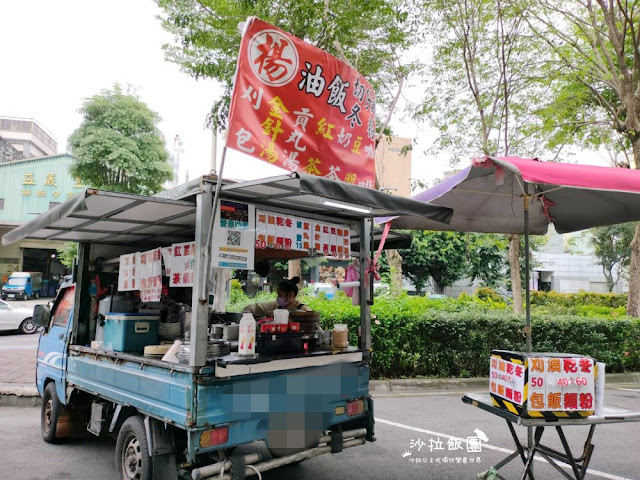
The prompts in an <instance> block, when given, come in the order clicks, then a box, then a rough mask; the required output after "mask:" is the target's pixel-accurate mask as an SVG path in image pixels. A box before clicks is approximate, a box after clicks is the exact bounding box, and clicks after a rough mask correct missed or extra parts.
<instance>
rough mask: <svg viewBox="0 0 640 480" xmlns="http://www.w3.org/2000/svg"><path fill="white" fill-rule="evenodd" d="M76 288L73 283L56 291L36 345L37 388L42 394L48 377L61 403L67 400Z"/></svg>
mask: <svg viewBox="0 0 640 480" xmlns="http://www.w3.org/2000/svg"><path fill="white" fill-rule="evenodd" d="M75 289H76V287H75V285H71V286H69V287H67V288H65V289H64V290H63V291H61V292H60V293H59V294H58V297H57V298H56V301H55V303H54V304H53V308H52V310H51V317H50V320H49V328H48V329H47V330H46V331H44V332H43V333H42V335H41V336H40V343H39V345H38V372H37V384H38V391H40V393H41V394H42V392H43V391H44V382H45V381H46V380H47V379H52V380H55V382H56V393H57V394H58V398H59V399H60V401H61V402H62V403H64V402H65V401H66V399H65V382H66V368H67V345H68V342H69V337H70V335H69V328H70V327H71V325H72V324H73V322H72V321H71V319H72V318H73V307H74V300H75Z"/></svg>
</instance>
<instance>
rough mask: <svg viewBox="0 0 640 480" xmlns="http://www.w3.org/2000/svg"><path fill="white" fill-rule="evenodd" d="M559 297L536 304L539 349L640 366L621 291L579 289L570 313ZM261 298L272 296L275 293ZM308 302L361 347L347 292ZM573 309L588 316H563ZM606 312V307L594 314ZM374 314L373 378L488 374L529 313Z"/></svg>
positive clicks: (475, 305)
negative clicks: (608, 299) (606, 301)
mask: <svg viewBox="0 0 640 480" xmlns="http://www.w3.org/2000/svg"><path fill="white" fill-rule="evenodd" d="M558 295H559V294H555V296H554V298H552V300H553V301H554V302H555V305H556V306H555V307H553V305H552V302H551V301H550V300H549V299H548V298H547V304H546V305H543V306H538V307H533V308H532V310H533V314H532V327H533V350H534V351H538V352H567V353H576V354H582V355H589V356H592V357H593V358H595V359H596V360H598V361H602V362H605V363H606V364H607V371H609V372H623V371H640V320H639V319H631V318H628V317H624V316H623V315H622V313H623V312H622V313H620V312H619V309H620V307H619V306H616V303H615V302H616V301H618V299H615V301H614V297H618V296H613V295H605V296H604V297H605V298H606V297H611V298H612V300H611V302H612V303H611V304H610V305H608V306H607V305H602V304H601V303H598V302H602V301H603V298H602V296H601V295H599V294H586V295H583V294H576V295H575V296H574V297H573V301H574V302H575V301H577V299H578V298H582V299H584V300H585V304H581V305H576V304H573V306H572V307H569V306H567V307H565V308H564V310H562V308H561V307H560V304H564V305H570V303H569V302H570V301H569V300H567V299H564V298H562V297H560V298H558ZM260 297H261V298H260V300H261V301H265V300H266V299H267V298H274V297H275V294H272V295H271V296H270V297H269V296H267V295H261V296H260ZM300 300H301V301H302V302H304V303H306V304H308V305H309V306H311V307H312V308H313V309H314V310H317V311H319V312H320V314H321V318H322V326H323V328H327V329H331V328H332V326H333V324H335V323H346V324H348V325H349V332H350V342H351V344H352V345H354V344H356V342H357V331H358V326H359V323H360V321H359V308H358V307H357V306H354V305H352V304H351V299H350V298H348V297H346V296H345V295H344V294H342V293H339V294H338V295H337V296H336V297H335V298H333V299H331V300H327V299H326V298H325V297H324V296H323V295H320V296H319V297H308V296H305V295H304V294H302V295H301V297H300ZM251 301H252V300H251V299H248V298H246V297H244V298H235V299H234V302H233V308H234V310H236V311H238V310H240V309H241V308H243V307H244V305H246V304H247V303H250V302H251ZM253 301H255V300H253ZM589 302H591V303H589ZM532 304H533V302H532ZM554 308H555V310H554ZM569 308H573V309H574V310H577V311H582V315H562V314H557V312H558V311H566V310H568V309H569ZM598 310H602V312H601V313H599V314H598V313H594V312H596V311H598ZM547 311H549V312H555V313H547ZM371 312H372V320H373V321H372V327H371V328H372V347H373V355H372V361H371V367H372V377H373V378H400V377H418V376H436V377H468V376H486V375H488V369H489V354H490V352H491V350H494V349H509V350H517V351H524V350H525V338H524V335H523V334H522V330H523V327H524V322H525V320H524V316H521V315H514V314H513V313H512V312H511V308H510V307H509V306H507V305H506V304H505V303H503V302H501V301H497V300H495V299H492V298H491V296H486V298H484V299H480V298H478V297H475V296H469V295H462V296H460V297H459V298H457V299H442V300H429V299H428V298H425V297H410V296H406V295H405V296H401V297H397V298H392V297H378V298H376V301H375V304H374V305H373V307H372V309H371ZM597 315H600V316H597Z"/></svg>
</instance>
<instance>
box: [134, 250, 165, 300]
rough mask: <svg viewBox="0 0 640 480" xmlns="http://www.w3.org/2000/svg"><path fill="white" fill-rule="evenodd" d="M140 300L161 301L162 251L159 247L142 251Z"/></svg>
mask: <svg viewBox="0 0 640 480" xmlns="http://www.w3.org/2000/svg"><path fill="white" fill-rule="evenodd" d="M138 270H139V271H140V300H141V301H143V302H159V301H160V295H161V293H162V253H161V250H160V249H159V248H156V249H154V250H149V251H147V252H142V253H140V265H139V266H138Z"/></svg>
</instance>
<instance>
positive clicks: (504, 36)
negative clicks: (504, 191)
mask: <svg viewBox="0 0 640 480" xmlns="http://www.w3.org/2000/svg"><path fill="white" fill-rule="evenodd" d="M526 5H527V4H526V2H523V1H522V0H454V1H448V0H432V1H429V2H426V4H425V9H424V13H425V19H426V21H427V24H428V25H429V33H428V35H429V37H430V39H431V40H432V42H433V45H434V48H433V58H432V60H431V62H430V64H429V66H428V72H427V73H428V79H429V81H428V85H427V89H426V91H427V95H426V98H425V100H424V102H423V103H422V104H421V106H420V108H419V109H418V110H417V112H416V115H417V117H419V118H425V119H427V120H428V121H429V122H430V123H431V124H432V125H433V126H435V127H436V128H438V130H439V136H438V138H437V140H436V141H435V143H434V145H433V148H432V150H434V151H435V152H442V151H446V152H447V153H449V154H450V155H451V158H452V164H453V165H455V164H457V163H458V162H459V161H460V159H461V158H467V159H468V158H469V157H470V156H475V155H478V154H484V155H505V156H507V155H521V156H532V155H534V156H540V155H541V151H540V150H541V146H542V144H541V141H540V140H539V138H538V136H536V135H534V134H532V132H534V131H535V130H534V129H532V128H531V126H532V123H533V122H534V121H535V118H536V117H535V116H534V115H533V113H534V112H535V111H536V108H537V106H538V105H540V103H541V98H542V97H543V96H544V91H545V88H546V86H544V85H541V84H540V82H539V78H540V77H539V76H538V75H539V67H538V66H539V64H540V62H541V60H543V59H544V58H546V57H548V54H547V53H546V51H545V44H544V43H543V42H541V41H533V40H532V35H531V34H530V31H529V29H528V27H527V22H526V14H527V10H526ZM508 238H509V242H510V243H509V256H508V258H509V271H510V274H511V284H512V285H513V292H514V302H513V308H514V311H515V312H516V313H522V305H523V302H522V296H521V295H522V294H521V292H522V288H521V287H522V279H521V277H520V265H519V257H520V251H519V246H520V238H519V236H518V235H509V237H508Z"/></svg>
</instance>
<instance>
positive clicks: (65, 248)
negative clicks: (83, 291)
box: [56, 242, 78, 269]
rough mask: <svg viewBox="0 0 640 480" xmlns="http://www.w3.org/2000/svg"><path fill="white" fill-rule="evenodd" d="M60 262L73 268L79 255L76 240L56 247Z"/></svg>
mask: <svg viewBox="0 0 640 480" xmlns="http://www.w3.org/2000/svg"><path fill="white" fill-rule="evenodd" d="M56 251H57V252H58V258H59V259H60V263H62V265H64V266H65V267H67V268H69V269H72V268H73V264H74V263H75V262H76V257H77V256H78V244H77V243H76V242H65V243H63V244H62V245H61V246H59V247H57V248H56Z"/></svg>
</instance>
